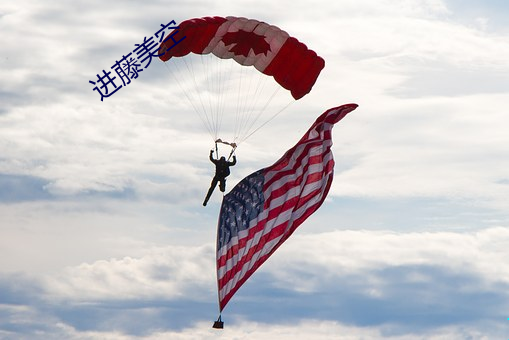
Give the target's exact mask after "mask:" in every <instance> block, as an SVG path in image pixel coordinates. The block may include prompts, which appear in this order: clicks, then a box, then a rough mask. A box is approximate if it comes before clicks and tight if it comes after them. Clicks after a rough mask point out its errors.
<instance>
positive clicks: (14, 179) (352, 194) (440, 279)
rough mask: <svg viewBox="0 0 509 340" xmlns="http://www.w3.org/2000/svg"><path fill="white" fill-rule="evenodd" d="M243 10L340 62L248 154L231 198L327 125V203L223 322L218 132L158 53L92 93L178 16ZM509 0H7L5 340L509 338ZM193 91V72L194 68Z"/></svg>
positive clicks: (1, 165) (1, 329)
mask: <svg viewBox="0 0 509 340" xmlns="http://www.w3.org/2000/svg"><path fill="white" fill-rule="evenodd" d="M212 15H218V16H228V15H233V16H243V17H247V18H254V19H258V20H261V21H265V22H268V23H271V24H273V25H276V26H278V27H280V28H282V29H284V30H285V31H286V32H288V33H289V34H290V35H291V36H294V37H297V38H298V39H299V40H300V41H302V42H305V43H306V45H307V46H308V47H309V48H311V49H312V50H314V51H316V52H317V53H318V54H319V55H320V56H321V57H323V58H324V60H325V68H324V69H323V71H322V73H321V74H320V77H319V78H318V80H317V82H316V84H315V86H314V87H313V89H312V91H311V92H310V93H309V94H308V95H307V96H305V97H304V98H302V99H300V100H298V101H296V102H293V103H292V104H291V105H290V106H289V107H288V108H287V109H285V110H284V111H283V112H282V113H281V114H279V115H278V116H277V117H276V118H274V119H273V120H272V121H270V123H269V124H267V125H266V126H264V127H263V128H262V129H260V130H259V131H258V132H256V134H254V135H252V136H251V137H250V138H249V139H248V140H246V141H245V142H244V143H242V144H241V145H239V148H238V149H237V152H236V154H237V158H238V164H237V165H236V166H235V167H234V168H232V175H231V176H230V177H229V178H228V188H231V187H233V185H235V183H237V182H238V181H239V180H240V179H242V178H243V177H245V176H247V175H248V174H250V173H251V172H253V171H255V170H257V169H260V168H262V167H265V166H269V165H271V164H272V163H273V162H275V161H276V160H277V159H278V158H279V157H280V156H281V155H282V154H283V153H284V152H285V151H286V150H287V149H289V148H290V147H292V146H293V145H294V144H295V143H296V142H297V141H298V140H299V139H300V137H301V136H302V134H303V133H304V132H305V131H306V130H307V129H308V128H309V126H310V125H311V124H312V122H313V121H314V120H315V119H316V118H317V117H318V116H319V115H320V114H321V113H323V112H324V111H326V110H327V109H329V108H331V107H335V106H338V105H341V104H346V103H357V104H359V107H358V108H357V109H356V110H355V111H353V112H352V113H350V114H349V115H348V116H347V117H346V118H344V119H343V120H342V121H341V122H339V123H338V124H336V126H335V127H334V130H333V142H334V145H333V152H334V157H335V161H336V166H335V175H334V182H333V184H332V187H331V190H330V193H329V196H328V198H327V199H326V201H325V202H324V204H323V205H322V207H321V208H320V209H319V210H318V211H317V212H316V213H315V214H314V215H312V216H311V217H310V218H309V219H308V220H307V221H306V222H305V223H303V224H302V225H301V226H300V227H299V229H297V231H296V232H295V233H294V235H292V237H291V238H290V239H289V240H288V241H287V242H286V243H285V244H283V245H282V246H281V248H280V249H278V251H277V252H276V253H275V254H274V255H273V256H272V257H271V258H270V259H269V260H268V261H267V262H266V263H265V264H264V265H263V266H262V267H261V268H260V269H259V270H258V271H257V272H256V273H255V274H254V275H253V276H252V277H251V279H250V280H249V281H248V282H247V283H246V284H245V285H244V286H243V287H242V288H241V289H240V290H239V291H238V292H237V294H236V295H235V296H234V298H233V299H232V300H231V301H230V302H229V304H228V305H227V307H226V308H225V310H224V311H223V321H224V322H225V329H223V330H215V329H212V328H211V326H212V322H213V321H214V320H215V319H216V318H217V315H218V306H217V286H216V273H215V240H216V228H217V217H218V213H219V207H220V203H221V195H220V194H219V192H215V193H214V195H213V197H212V198H211V201H210V203H209V205H208V206H207V207H203V206H202V205H201V203H202V200H203V197H204V195H205V193H206V190H207V189H208V186H209V183H210V180H211V177H212V175H213V165H212V164H211V163H210V162H209V160H208V153H209V150H210V149H211V148H212V146H213V143H212V140H211V136H210V135H209V133H208V132H207V130H206V129H205V127H204V126H203V124H201V122H200V120H199V119H198V117H197V116H196V115H194V114H193V112H192V108H191V106H190V103H189V101H188V100H187V99H186V96H185V93H186V90H185V88H182V87H181V86H179V84H177V81H175V78H172V77H171V76H170V75H169V72H168V70H167V68H166V67H165V66H164V65H163V63H162V62H159V61H158V60H155V61H153V62H152V63H151V64H150V65H149V66H148V67H147V68H145V69H144V70H143V72H141V73H140V75H139V77H138V78H137V79H133V80H132V82H131V83H130V84H128V85H126V86H124V87H122V88H121V89H120V90H118V91H117V92H115V93H114V94H112V95H111V96H110V97H107V98H105V99H104V100H103V101H101V100H100V99H101V98H100V96H99V94H98V93H97V92H96V91H93V87H94V86H93V85H91V84H90V83H89V81H96V80H97V76H96V75H97V74H99V73H100V72H102V70H109V69H110V67H111V65H112V64H113V63H114V62H115V61H116V60H118V59H120V58H121V57H122V56H123V55H125V54H127V53H129V52H132V51H133V49H134V48H135V44H139V43H141V42H142V41H143V38H144V37H150V36H153V35H154V33H155V32H156V31H157V30H158V29H159V28H160V25H161V24H166V23H168V22H170V21H171V20H175V21H176V22H177V23H179V22H181V21H183V20H186V19H189V18H195V17H203V16H212ZM508 17H509V5H508V4H507V2H506V1H501V0H489V1H479V0H466V1H459V0H396V1H394V0H393V1H389V0H380V1H368V0H337V1H334V2H331V1H325V0H324V1H315V2H313V4H312V5H310V2H306V1H299V0H294V1H286V0H284V1H277V2H275V1H265V0H259V1H241V0H239V1H222V2H220V3H219V2H210V1H186V2H178V1H150V2H149V1H146V2H139V1H127V0H126V1H118V0H115V1H108V2H104V1H96V0H92V1H80V0H79V1H72V2H71V1H64V0H54V1H51V2H49V1H35V0H18V1H15V2H12V1H11V2H7V1H4V2H3V3H1V4H0V31H1V32H2V35H1V38H0V42H1V48H0V79H2V81H1V82H0V102H1V105H0V338H1V339H267V338H270V339H311V338H313V339H506V338H508V337H509V320H508V318H509V262H508V260H507V259H508V258H509V209H508V207H509V172H508V169H509V134H508V133H507V131H508V128H509V117H508V115H507V108H506V104H507V103H508V102H509V24H508V20H507V18H508ZM177 78H178V79H181V80H185V79H187V78H185V76H183V75H177Z"/></svg>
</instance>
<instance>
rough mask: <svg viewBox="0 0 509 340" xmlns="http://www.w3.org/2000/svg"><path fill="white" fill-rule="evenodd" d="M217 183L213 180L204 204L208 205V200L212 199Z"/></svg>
mask: <svg viewBox="0 0 509 340" xmlns="http://www.w3.org/2000/svg"><path fill="white" fill-rule="evenodd" d="M216 184H217V182H216V183H214V182H212V185H211V186H210V188H209V191H208V192H207V196H205V200H204V201H203V206H206V205H207V202H208V201H209V199H210V196H212V193H213V192H214V189H215V188H216Z"/></svg>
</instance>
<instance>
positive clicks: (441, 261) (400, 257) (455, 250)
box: [264, 227, 509, 292]
mask: <svg viewBox="0 0 509 340" xmlns="http://www.w3.org/2000/svg"><path fill="white" fill-rule="evenodd" d="M507 242H509V228H504V227H499V228H491V229H486V230H481V231H477V232H471V233H453V232H412V233H395V232H390V231H367V230H364V231H362V230H359V231H354V230H345V231H333V232H328V233H318V234H313V233H308V234H306V235H295V236H293V237H292V239H291V240H289V241H288V242H287V243H286V244H285V246H283V247H281V248H280V249H279V250H278V253H277V254H276V255H275V256H274V257H273V259H272V260H271V261H270V265H266V267H264V270H265V271H268V272H270V273H271V275H274V276H275V277H277V278H278V285H280V286H282V287H294V288H295V289H296V290H300V291H310V292H316V291H317V290H319V289H322V288H323V286H322V284H324V283H325V281H324V279H323V277H326V278H328V279H329V280H335V279H337V278H340V277H342V276H345V275H350V274H356V275H367V276H368V279H369V277H370V275H373V274H375V273H376V272H377V271H380V270H383V269H385V268H398V267H405V266H432V267H437V268H442V269H444V270H446V271H448V272H450V273H456V274H458V273H461V274H468V275H474V276H475V277H478V278H479V279H480V280H481V281H482V282H483V284H485V285H486V286H487V287H494V286H496V285H498V284H500V283H502V284H505V285H509V265H506V261H505V259H506V258H507V256H509V250H508V249H506V248H505V247H504V246H503V245H504V244H507ZM308 270H309V273H308V274H307V275H303V272H306V271H308ZM370 273H371V274H370ZM411 274H412V273H411V272H409V275H410V279H411V280H415V279H423V278H422V277H420V278H416V277H412V275H411ZM375 275H376V274H375ZM310 276H311V278H310ZM372 277H374V276H372ZM290 283H291V284H290ZM377 286H378V284H377V282H376V281H375V282H373V288H382V289H383V286H381V287H377Z"/></svg>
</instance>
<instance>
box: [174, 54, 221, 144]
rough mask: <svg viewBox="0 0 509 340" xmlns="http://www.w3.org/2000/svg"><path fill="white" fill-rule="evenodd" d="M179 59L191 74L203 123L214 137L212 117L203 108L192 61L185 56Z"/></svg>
mask: <svg viewBox="0 0 509 340" xmlns="http://www.w3.org/2000/svg"><path fill="white" fill-rule="evenodd" d="M180 60H182V61H183V62H184V65H185V66H186V68H187V71H188V73H189V74H190V75H191V78H192V80H193V83H194V89H195V92H196V94H197V96H196V97H198V99H199V101H200V104H201V107H202V109H203V116H204V117H205V121H206V123H205V124H206V125H207V129H208V130H209V132H210V133H211V135H213V137H216V136H214V134H213V131H214V129H213V126H214V125H213V124H212V122H211V121H212V119H211V117H210V116H209V113H208V111H207V109H206V108H205V104H204V103H203V98H202V96H201V95H200V92H199V88H200V87H199V86H198V82H197V80H196V72H195V70H194V66H193V63H192V62H191V61H190V63H188V62H187V61H186V58H180Z"/></svg>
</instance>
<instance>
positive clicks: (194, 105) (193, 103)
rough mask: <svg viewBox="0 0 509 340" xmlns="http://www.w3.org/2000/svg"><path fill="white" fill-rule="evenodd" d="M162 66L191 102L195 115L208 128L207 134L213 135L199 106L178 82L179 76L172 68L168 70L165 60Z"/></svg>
mask: <svg viewBox="0 0 509 340" xmlns="http://www.w3.org/2000/svg"><path fill="white" fill-rule="evenodd" d="M163 64H164V66H165V67H166V69H167V70H168V72H169V73H170V75H171V76H172V77H173V79H174V80H175V82H176V83H177V84H178V86H179V87H180V90H181V91H182V93H184V94H185V96H186V98H187V100H188V101H189V103H191V106H192V107H193V111H194V112H195V113H196V115H197V116H198V117H199V118H200V120H201V121H202V123H203V125H204V126H205V128H206V129H207V130H208V132H209V134H210V135H213V133H212V130H211V129H210V125H209V124H207V122H206V121H205V120H204V119H203V115H202V114H200V110H199V107H197V106H196V104H195V102H194V100H193V99H192V98H191V97H190V95H189V91H186V89H185V88H184V86H183V85H182V83H181V82H180V80H179V77H177V76H176V75H175V74H174V73H173V72H172V70H170V68H169V66H168V63H167V62H165V63H163ZM173 64H174V65H175V66H176V67H177V68H178V65H177V63H176V62H174V63H173Z"/></svg>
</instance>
